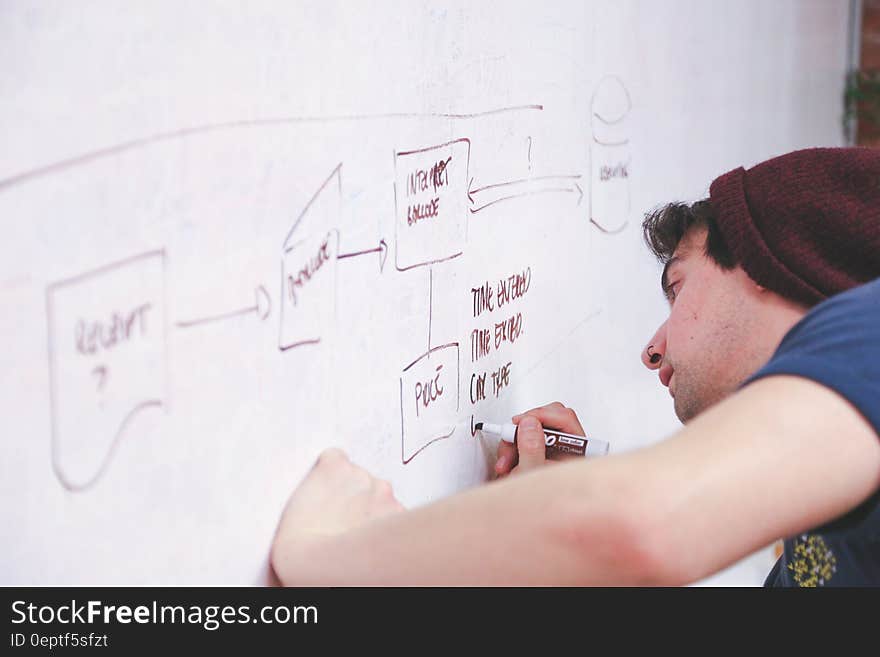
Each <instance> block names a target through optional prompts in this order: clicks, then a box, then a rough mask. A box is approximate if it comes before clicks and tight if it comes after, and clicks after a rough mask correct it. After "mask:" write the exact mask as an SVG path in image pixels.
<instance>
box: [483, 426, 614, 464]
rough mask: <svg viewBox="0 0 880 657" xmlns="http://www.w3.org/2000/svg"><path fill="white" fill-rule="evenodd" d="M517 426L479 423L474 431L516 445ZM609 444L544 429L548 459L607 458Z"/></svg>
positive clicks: (596, 439)
mask: <svg viewBox="0 0 880 657" xmlns="http://www.w3.org/2000/svg"><path fill="white" fill-rule="evenodd" d="M517 428H518V427H517V426H516V425H515V424H490V423H489V422H477V423H476V424H475V425H474V429H477V430H478V431H482V432H483V433H485V434H489V435H490V436H498V437H499V438H501V440H503V441H504V442H507V443H511V444H516V430H517ZM608 448H609V444H608V442H606V441H604V440H599V439H598V438H587V437H586V436H575V435H572V434H570V433H562V432H561V431H556V430H554V429H546V428H545V429H544V450H545V451H544V453H545V454H546V456H547V458H548V459H558V458H561V457H565V456H586V457H592V456H605V455H606V454H607V453H608Z"/></svg>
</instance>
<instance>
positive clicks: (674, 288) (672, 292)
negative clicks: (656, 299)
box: [667, 281, 681, 303]
mask: <svg viewBox="0 0 880 657" xmlns="http://www.w3.org/2000/svg"><path fill="white" fill-rule="evenodd" d="M680 287H681V284H680V282H679V281H676V282H675V283H672V284H670V286H669V287H668V288H667V289H668V291H669V301H670V303H671V302H673V301H675V297H676V296H677V295H678V290H679V288H680Z"/></svg>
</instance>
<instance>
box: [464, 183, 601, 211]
mask: <svg viewBox="0 0 880 657" xmlns="http://www.w3.org/2000/svg"><path fill="white" fill-rule="evenodd" d="M580 179H581V176H579V175H567V176H534V177H532V178H520V179H519V180H508V181H506V182H500V183H494V184H492V185H484V186H482V187H476V188H474V187H473V186H472V185H473V182H474V179H473V178H471V180H470V182H469V183H468V189H467V196H468V200H469V201H470V203H471V205H472V206H479V207H476V208H474V207H471V208H470V211H471V214H476V213H477V212H479V211H480V210H484V209H486V208H488V207H490V206H492V205H495V204H496V203H501V202H502V201H509V200H511V199H515V198H521V197H523V196H535V195H536V194H550V193H555V192H559V193H568V194H577V204H578V205H580V204H581V200H582V199H583V197H584V190H583V189H581V186H580V184H579V183H578V182H577V181H578V180H580ZM492 190H495V191H494V193H490V194H485V193H486V192H491V191H492ZM475 194H479V195H482V196H485V197H488V198H491V199H492V200H489V201H480V203H477V201H476V200H474V195H475Z"/></svg>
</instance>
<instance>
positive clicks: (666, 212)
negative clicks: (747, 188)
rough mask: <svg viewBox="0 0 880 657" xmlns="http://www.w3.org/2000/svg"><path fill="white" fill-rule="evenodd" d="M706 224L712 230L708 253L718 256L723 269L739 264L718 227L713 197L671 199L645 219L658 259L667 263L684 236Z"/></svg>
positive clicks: (643, 225)
mask: <svg viewBox="0 0 880 657" xmlns="http://www.w3.org/2000/svg"><path fill="white" fill-rule="evenodd" d="M698 227H705V228H707V229H708V230H709V235H708V237H707V238H706V250H705V253H706V255H707V256H708V257H709V258H711V259H712V260H714V261H715V262H716V263H718V265H719V266H720V267H721V268H722V269H732V268H733V267H735V266H736V264H737V263H736V258H735V257H734V256H733V253H731V251H730V249H729V248H728V247H727V243H726V242H725V241H724V237H723V236H722V235H721V231H720V230H719V228H718V221H717V219H716V218H715V211H714V210H713V209H712V205H711V203H709V199H703V200H702V201H697V202H696V203H694V204H692V205H688V204H687V203H668V204H667V205H664V206H663V207H660V208H656V209H654V210H651V211H650V212H648V213H647V214H646V215H645V220H644V221H643V222H642V231H643V232H644V234H645V242H646V243H647V244H648V248H649V249H651V252H652V253H653V254H654V255H655V256H657V259H658V260H659V261H660V262H662V263H666V262H668V261H669V259H670V258H672V254H673V253H675V249H676V247H677V246H678V243H679V242H681V239H682V238H683V237H684V236H685V235H686V234H687V232H688V231H690V230H691V229H692V228H698Z"/></svg>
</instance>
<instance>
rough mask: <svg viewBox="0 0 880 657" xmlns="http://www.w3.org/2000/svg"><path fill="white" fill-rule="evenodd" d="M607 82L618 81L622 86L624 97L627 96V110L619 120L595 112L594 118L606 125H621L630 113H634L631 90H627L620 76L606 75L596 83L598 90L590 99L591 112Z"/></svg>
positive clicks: (595, 90) (594, 91)
mask: <svg viewBox="0 0 880 657" xmlns="http://www.w3.org/2000/svg"><path fill="white" fill-rule="evenodd" d="M606 80H617V82H618V84H619V85H620V88H621V89H623V95H624V96H626V109H625V110H624V112H623V114H621V115H620V117H619V118H617V119H606V118H605V117H604V116H602V115H600V114H599V113H598V112H596V111H595V110H593V116H595V117H596V118H597V119H599V120H600V121H601V122H602V123H604V124H606V125H613V124H615V123H620V122H621V121H623V119H624V118H626V117H627V115H629V113H630V112H631V111H632V97H631V96H630V95H629V89H627V88H626V85H625V84H624V83H623V80H621V79H620V77H619V76H617V75H606V76H605V77H603V78H602V79H601V80H599V82H597V83H596V88H595V89H594V90H593V95H592V97H591V98H590V109H591V110H592V109H593V105H594V104H595V103H596V96H597V95H598V94H599V89H600V87H601V86H602V84H604V83H605V81H606Z"/></svg>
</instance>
